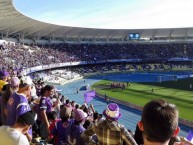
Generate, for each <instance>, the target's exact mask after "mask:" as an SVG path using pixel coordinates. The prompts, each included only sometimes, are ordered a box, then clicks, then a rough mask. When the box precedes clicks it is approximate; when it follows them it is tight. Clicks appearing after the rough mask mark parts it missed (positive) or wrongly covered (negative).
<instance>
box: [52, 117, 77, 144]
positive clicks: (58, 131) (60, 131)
mask: <svg viewBox="0 0 193 145" xmlns="http://www.w3.org/2000/svg"><path fill="white" fill-rule="evenodd" d="M73 121H74V120H70V119H69V120H68V122H65V123H63V122H62V120H59V121H58V122H57V123H56V124H55V126H54V128H53V130H52V132H51V134H52V135H53V136H57V138H58V142H57V145H62V143H68V137H67V136H66V133H67V131H68V128H67V127H68V126H69V125H71V124H72V123H73ZM64 124H65V125H64Z"/></svg>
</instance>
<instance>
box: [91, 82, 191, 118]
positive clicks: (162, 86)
mask: <svg viewBox="0 0 193 145" xmlns="http://www.w3.org/2000/svg"><path fill="white" fill-rule="evenodd" d="M111 83H112V81H107V80H103V81H100V82H98V83H96V84H94V85H93V86H92V88H95V90H96V91H97V93H99V94H101V95H104V94H105V93H106V95H107V96H109V97H113V98H116V99H119V100H123V101H126V102H130V103H133V104H137V105H140V106H144V104H145V103H147V102H148V101H150V100H152V99H158V98H161V99H164V100H167V101H169V102H171V103H174V104H176V106H177V107H178V109H179V114H180V118H184V119H187V120H190V121H193V88H192V89H190V84H191V83H192V84H193V79H190V78H188V79H183V80H178V81H177V82H173V81H167V82H162V83H130V84H131V85H130V86H128V87H127V85H126V89H125V90H121V88H119V89H111V88H110V84H111ZM125 84H126V83H125ZM152 88H153V93H152Z"/></svg>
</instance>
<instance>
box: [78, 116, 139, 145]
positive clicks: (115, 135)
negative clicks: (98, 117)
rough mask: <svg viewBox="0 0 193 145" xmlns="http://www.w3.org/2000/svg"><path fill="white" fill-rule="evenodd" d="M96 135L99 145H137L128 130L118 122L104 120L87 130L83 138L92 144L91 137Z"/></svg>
mask: <svg viewBox="0 0 193 145" xmlns="http://www.w3.org/2000/svg"><path fill="white" fill-rule="evenodd" d="M94 134H96V136H97V138H98V145H121V144H122V143H123V141H124V142H125V143H126V144H127V145H137V143H136V142H135V140H134V138H133V137H132V135H131V134H130V133H129V132H128V130H127V129H126V128H125V127H124V126H123V125H121V124H119V123H118V122H117V121H110V120H103V121H101V122H99V123H97V124H95V125H94V126H93V127H91V128H89V129H87V130H85V131H84V132H83V133H82V135H81V137H82V139H83V140H84V141H85V142H86V143H89V142H91V140H90V137H91V136H92V135H94Z"/></svg>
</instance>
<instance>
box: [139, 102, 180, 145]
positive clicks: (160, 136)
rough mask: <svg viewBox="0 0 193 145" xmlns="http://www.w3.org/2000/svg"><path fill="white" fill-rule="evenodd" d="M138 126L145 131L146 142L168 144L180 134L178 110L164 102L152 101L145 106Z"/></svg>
mask: <svg viewBox="0 0 193 145" xmlns="http://www.w3.org/2000/svg"><path fill="white" fill-rule="evenodd" d="M138 125H139V128H140V130H142V131H143V135H144V142H145V141H148V142H159V143H166V142H168V141H169V139H170V138H171V137H172V136H176V135H177V134H178V132H179V128H178V110H177V108H176V106H175V105H174V104H170V103H168V102H166V101H164V100H153V101H150V102H148V103H147V104H146V105H145V106H144V108H143V113H142V119H141V122H139V123H138Z"/></svg>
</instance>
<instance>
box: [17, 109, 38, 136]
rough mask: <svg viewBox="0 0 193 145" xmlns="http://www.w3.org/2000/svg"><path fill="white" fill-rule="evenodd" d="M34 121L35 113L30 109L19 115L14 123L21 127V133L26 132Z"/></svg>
mask: <svg viewBox="0 0 193 145" xmlns="http://www.w3.org/2000/svg"><path fill="white" fill-rule="evenodd" d="M34 122H35V114H34V113H33V112H32V111H28V112H25V113H23V114H22V115H20V116H19V117H18V118H17V120H16V123H15V125H16V126H18V127H20V128H21V129H22V133H24V134H25V133H26V132H27V131H28V130H29V129H30V127H31V126H32V125H33V124H34Z"/></svg>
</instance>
